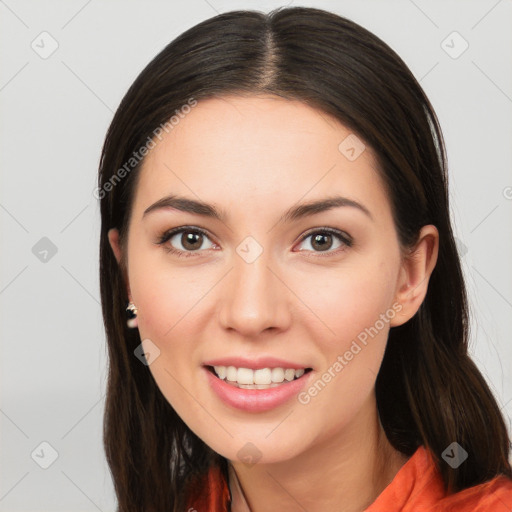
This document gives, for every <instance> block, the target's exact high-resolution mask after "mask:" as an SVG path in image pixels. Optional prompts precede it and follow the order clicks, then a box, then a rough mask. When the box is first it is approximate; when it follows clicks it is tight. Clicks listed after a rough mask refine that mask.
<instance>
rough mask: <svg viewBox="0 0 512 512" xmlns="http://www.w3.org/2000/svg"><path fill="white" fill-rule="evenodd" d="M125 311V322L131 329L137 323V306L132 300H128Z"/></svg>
mask: <svg viewBox="0 0 512 512" xmlns="http://www.w3.org/2000/svg"><path fill="white" fill-rule="evenodd" d="M126 313H127V316H128V320H127V322H126V324H127V325H128V327H130V328H131V329H134V328H135V327H137V326H138V325H139V324H138V321H137V306H136V305H135V304H134V303H133V302H130V303H129V304H128V306H127V308H126Z"/></svg>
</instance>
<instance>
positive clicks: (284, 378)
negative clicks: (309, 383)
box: [206, 366, 312, 389]
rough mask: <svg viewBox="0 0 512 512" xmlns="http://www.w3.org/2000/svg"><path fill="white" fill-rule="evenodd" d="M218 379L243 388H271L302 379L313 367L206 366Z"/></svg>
mask: <svg viewBox="0 0 512 512" xmlns="http://www.w3.org/2000/svg"><path fill="white" fill-rule="evenodd" d="M206 368H207V369H208V371H210V372H211V373H212V374H213V375H215V376H216V377H217V378H218V379H220V380H223V381H224V382H226V383H227V384H230V385H231V386H234V387H237V388H242V389H269V388H275V387H278V386H282V385H285V384H287V383H289V382H293V381H294V380H298V379H300V378H301V377H302V376H303V375H305V374H307V373H309V372H310V371H311V370H312V368H298V369H295V368H261V369H259V370H252V369H250V368H237V367H235V366H206Z"/></svg>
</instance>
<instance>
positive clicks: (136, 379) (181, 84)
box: [97, 7, 512, 512]
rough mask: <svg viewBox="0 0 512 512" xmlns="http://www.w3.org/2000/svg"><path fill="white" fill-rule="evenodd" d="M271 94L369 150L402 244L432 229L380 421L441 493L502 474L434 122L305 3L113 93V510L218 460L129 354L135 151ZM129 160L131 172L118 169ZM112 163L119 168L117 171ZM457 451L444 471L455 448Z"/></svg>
mask: <svg viewBox="0 0 512 512" xmlns="http://www.w3.org/2000/svg"><path fill="white" fill-rule="evenodd" d="M228 93H232V94H259V93H265V94H275V95H278V96H281V97H283V98H288V99H295V100H300V101H303V102H305V103H307V104H309V105H311V106H314V107H315V108H318V109H320V110H322V111H324V112H326V113H328V114H330V115H332V116H334V117H335V118H337V119H338V120H339V121H340V122H342V123H343V124H344V125H345V126H347V127H348V128H350V129H351V130H352V132H354V133H356V134H357V135H358V136H359V137H360V138H361V139H362V140H363V141H364V142H365V144H367V145H369V146H370V147H371V148H373V150H374V151H375V153H376V155H377V158H378V163H379V170H380V172H381V174H382V177H383V178H384V181H385V183H386V187H387V189H388V194H389V198H390V201H391V204H392V210H393V216H394V221H395V224H396V228H397V231H398V234H399V239H400V243H401V245H402V246H403V247H408V246H411V245H412V244H414V242H415V241H416V237H417V235H418V232H419V230H420V228H421V227H422V226H423V225H425V224H434V225H435V226H436V227H437V229H438V231H439V235H440V248H439V256H438V261H437V265H436V268H435V269H434V271H433V273H432V276H431V279H430V283H429V287H428V292H427V295H426V298H425V300H424V302H423V304H422V305H421V307H420V309H419V311H418V312H417V314H416V315H415V316H414V317H413V318H412V319H411V320H409V321H408V322H407V323H405V324H404V325H402V326H400V327H395V328H392V329H391V331H390V333H389V339H388V343H387V347H386V351H385V355H384V359H383V362H382V366H381V368H380V371H379V374H378V376H377V381H376V396H377V406H378V411H379V415H380V418H381V422H382V425H383V427H384V429H385V432H386V434H387V436H388V439H389V441H390V442H391V444H392V445H393V446H394V447H395V448H396V449H397V450H400V451H401V452H403V453H404V454H406V455H411V454H412V453H413V452H414V451H415V450H416V448H417V447H418V446H419V445H424V446H426V447H428V448H429V449H430V450H431V451H432V453H433V455H434V457H435V460H436V464H437V466H438V469H439V471H440V472H441V475H442V478H443V481H444V484H445V488H446V489H447V491H448V492H457V491H459V490H462V489H464V488H467V487H470V486H473V485H476V484H478V483H482V482H485V481H487V480H489V479H491V478H493V477H494V476H497V475H499V474H503V475H506V476H507V477H509V478H512V470H511V467H510V463H509V461H508V454H509V449H510V443H509V438H508V433H507V429H506V426H505V422H504V419H503V416H502V414H501V412H500V408H499V406H498V404H497V401H496V399H495V398H494V396H493V394H492V393H491V391H490V389H489V386H488V384H487V383H486V381H485V379H484V378H483V376H482V374H481V373H480V371H479V370H478V369H477V367H476V366H475V364H474V363H473V361H472V360H471V359H470V357H469V355H468V307H467V297H466V290H465V285H464V281H463V275H462V272H461V265H460V261H459V256H458V254H457V249H456V245H455V242H454V236H453V233H452V227H451V222H450V216H449V205H448V177H447V166H446V154H445V148H444V141H443V136H442V133H441V129H440V127H439V123H438V120H437V118H436V114H435V112H434V110H433V108H432V106H431V104H430V102H429V100H428V99H427V97H426V96H425V94H424V92H423V90H422V88H421V87H420V85H419V84H418V82H417V81H416V79H415V78H414V76H413V75H412V73H411V72H410V71H409V69H408V68H407V66H406V65H405V63H404V62H403V61H402V60H401V59H400V57H398V55H397V54H396V53H395V52H394V51H393V50H392V49H391V48H390V47H389V46H388V45H386V44H385V43H384V42H383V41H381V40H380V39H379V38H377V37H376V36H375V35H373V34H372V33H370V32H368V31H367V30H366V29H364V28H362V27H361V26H359V25H357V24H356V23H354V22H352V21H350V20H348V19H345V18H343V17H340V16H337V15H335V14H332V13H329V12H326V11H323V10H319V9H313V8H302V7H295V8H280V9H276V10H274V11H272V12H271V13H269V14H264V13H261V12H257V11H232V12H227V13H224V14H221V15H219V16H215V17H213V18H211V19H208V20H206V21H204V22H202V23H199V24H198V25H196V26H194V27H192V28H191V29H189V30H187V31H186V32H184V33H183V34H182V35H180V36H179V37H178V38H176V39H175V40H174V41H172V42H171V43H170V44H169V45H167V46H166V47H165V48H164V49H163V50H162V51H161V52H160V53H159V54H158V55H157V56H156V57H155V58H154V59H153V60H152V61H151V62H150V63H149V64H148V65H147V66H146V68H145V69H144V70H143V71H142V72H141V73H140V75H139V76H138V77H137V79H136V80H135V82H134V83H133V85H132V86H131V87H130V89H129V90H128V92H127V93H126V95H125V96H124V98H123V100H122V102H121V104H120V106H119V108H118V109H117V111H116V113H115V116H114V118H113V121H112V123H111V125H110V128H109V130H108V133H107V136H106V140H105V144H104V146H103V151H102V156H101V162H100V168H99V181H98V190H97V197H98V198H99V199H100V200H101V222H102V224H101V240H100V286H101V300H102V308H103V318H104V324H105V330H106V335H107V341H108V354H109V373H108V389H107V400H106V407H105V417H104V420H105V421H104V447H105V451H106V456H107V460H108V463H109V465H110V469H111V472H112V476H113V481H114V486H115V492H116V494H117V499H118V504H119V511H120V512H131V511H133V512H135V511H137V512H140V511H141V510H144V511H145V512H152V511H155V512H156V511H162V510H175V511H178V510H181V509H182V508H183V506H184V505H183V498H184V497H183V489H184V488H185V484H186V483H187V482H188V481H190V479H191V478H192V477H193V476H197V475H201V474H204V473H205V472H206V471H207V469H208V467H209V466H210V465H211V464H218V465H220V466H221V467H222V468H223V470H224V471H225V469H226V460H225V459H224V458H223V457H221V456H220V455H218V454H216V453H215V452H213V450H211V449H210V448H209V447H208V446H207V445H206V444H205V443H204V442H203V441H202V440H201V439H199V438H198V437H197V436H196V435H195V434H194V433H193V432H192V431H191V430H190V429H189V428H188V427H187V425H185V423H184V422H183V421H182V420H181V418H180V417H179V416H178V415H177V414H176V412H175V411H174V409H173V408H172V407H171V405H170V404H169V403H168V402H167V401H166V399H165V398H164V396H163V395H162V393H161V392H160V390H159V389H158V387H157V385H156V383H155V381H154V379H153V377H152V375H151V373H150V371H149V368H148V367H147V366H145V365H143V364H141V362H140V361H139V360H138V359H137V358H136V357H135V356H134V350H135V348H136V347H137V346H138V345H139V344H140V343H141V340H140V336H139V334H138V331H137V330H136V329H128V328H127V326H126V317H125V307H126V304H127V301H128V298H127V292H126V286H125V272H126V260H125V259H123V261H122V264H121V266H119V265H118V264H117V262H116V260H115V258H114V255H113V252H112V250H111V248H110V246H109V242H108V238H107V233H108V230H109V229H110V228H113V227H115V228H118V229H119V230H120V234H121V245H122V247H124V241H125V239H126V233H127V226H128V221H129V218H130V212H131V204H132V197H133V192H134V189H135V187H136V178H137V174H138V171H139V169H140V163H141V162H142V161H143V159H142V160H140V161H139V160H138V159H136V158H135V157H134V155H136V154H138V151H139V148H141V147H143V146H144V145H145V144H147V142H148V141H149V140H156V138H155V137H156V134H157V133H160V132H158V131H157V130H158V127H159V126H163V125H165V123H168V121H169V119H171V118H172V116H173V115H176V112H177V111H178V112H179V111H180V109H181V108H182V107H183V105H186V104H190V101H191V99H192V100H193V101H200V100H201V99H203V98H211V97H214V96H221V95H223V94H228ZM127 163H128V165H127ZM120 169H124V172H121V171H120ZM454 441H455V442H457V443H459V444H460V445H461V446H462V447H463V448H464V449H465V450H466V452H467V453H468V458H467V460H466V461H465V462H464V463H463V464H461V465H460V466H458V467H457V468H452V467H451V466H450V465H448V464H447V463H445V462H444V461H443V460H442V458H441V454H442V453H443V451H444V450H445V449H446V448H447V447H448V446H449V445H450V444H451V443H452V442H454Z"/></svg>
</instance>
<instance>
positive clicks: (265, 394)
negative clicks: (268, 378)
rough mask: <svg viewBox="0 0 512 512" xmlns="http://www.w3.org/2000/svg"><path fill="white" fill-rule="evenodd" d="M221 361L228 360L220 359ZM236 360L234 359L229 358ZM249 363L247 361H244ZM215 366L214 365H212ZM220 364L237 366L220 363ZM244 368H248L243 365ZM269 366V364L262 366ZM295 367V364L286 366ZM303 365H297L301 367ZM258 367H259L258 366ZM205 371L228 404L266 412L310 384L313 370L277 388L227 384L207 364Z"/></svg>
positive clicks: (219, 395)
mask: <svg viewBox="0 0 512 512" xmlns="http://www.w3.org/2000/svg"><path fill="white" fill-rule="evenodd" d="M219 361H228V360H227V359H226V360H219ZM229 361H231V362H232V361H234V359H229ZM244 364H247V363H244ZM286 364H289V363H286ZM211 366H213V365H211ZM220 366H236V365H235V364H232V365H225V364H220ZM241 367H242V368H248V367H247V366H243V365H241ZM262 367H263V368H268V367H269V366H262ZM286 368H293V366H286ZM300 368H302V367H301V366H299V367H295V369H300ZM256 369H257V368H256ZM203 371H204V373H205V374H206V378H207V379H208V384H209V385H210V388H211V389H212V390H213V391H214V393H215V394H216V395H217V396H218V397H219V398H220V399H221V400H222V401H223V402H224V403H225V404H227V405H229V406H231V407H234V408H235V409H239V410H242V411H245V412H253V413H256V412H264V411H269V410H271V409H274V408H276V407H279V406H280V405H283V404H285V403H286V402H288V401H289V400H290V399H291V398H292V397H294V396H296V395H297V394H298V393H300V391H301V390H302V389H303V388H304V387H305V386H306V385H307V384H308V382H309V381H310V379H311V374H312V373H313V372H312V371H310V372H307V373H305V374H304V375H302V376H301V377H299V378H298V379H295V380H292V381H290V382H286V383H284V384H281V385H279V386H277V387H275V388H268V389H243V388H237V387H235V386H232V385H231V384H227V383H226V382H225V381H224V380H222V379H219V377H217V376H216V375H214V374H213V373H212V372H211V371H210V370H209V369H208V368H207V367H206V366H203Z"/></svg>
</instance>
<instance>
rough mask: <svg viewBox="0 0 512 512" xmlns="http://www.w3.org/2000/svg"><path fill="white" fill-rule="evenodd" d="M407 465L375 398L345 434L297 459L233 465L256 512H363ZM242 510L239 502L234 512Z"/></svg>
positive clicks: (368, 403) (339, 434) (320, 444)
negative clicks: (385, 426)
mask: <svg viewBox="0 0 512 512" xmlns="http://www.w3.org/2000/svg"><path fill="white" fill-rule="evenodd" d="M406 461H407V456H405V455H403V454H402V453H401V452H399V451H397V450H395V449H394V448H393V447H392V446H391V444H390V443H389V441H388V439H387V437H386V435H385V432H384V430H383V428H382V425H381V424H380V421H379V418H378V413H377V404H376V400H375V394H374V393H372V394H370V396H369V399H368V401H367V403H365V404H364V405H363V407H362V408H361V409H360V411H359V413H358V415H357V417H356V418H354V420H353V421H352V422H351V424H350V425H347V426H346V428H344V429H343V432H339V433H336V434H335V435H332V436H330V437H328V438H326V439H324V440H322V441H321V442H320V443H317V444H315V445H314V446H312V447H311V448H310V449H308V450H306V451H304V452H302V453H301V454H300V455H299V456H297V457H294V458H293V459H290V460H286V461H283V462H278V463H273V464H256V465H254V466H250V467H248V466H246V465H244V464H243V463H241V462H239V461H231V462H230V463H231V464H232V466H233V468H234V470H235V472H236V475H237V477H238V480H239V483H240V487H241V490H242V493H243V496H244V497H245V500H246V501H247V504H248V506H249V508H250V510H251V512H266V511H268V510H279V511H280V512H296V511H297V510H307V511H308V512H320V511H322V512H323V511H325V510H337V511H339V512H362V511H364V510H365V509H366V508H367V507H368V506H369V505H371V504H372V503H373V502H374V501H375V499H376V498H377V497H378V495H379V494H380V493H381V492H382V491H383V490H384V489H385V488H386V486H387V485H388V484H389V483H390V482H391V480H392V479H393V478H394V476H395V475H396V473H397V472H398V470H399V469H400V468H401V467H402V466H403V464H405V462H406ZM236 507H237V499H234V503H233V509H232V510H233V512H239V511H238V510H237V508H236Z"/></svg>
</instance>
